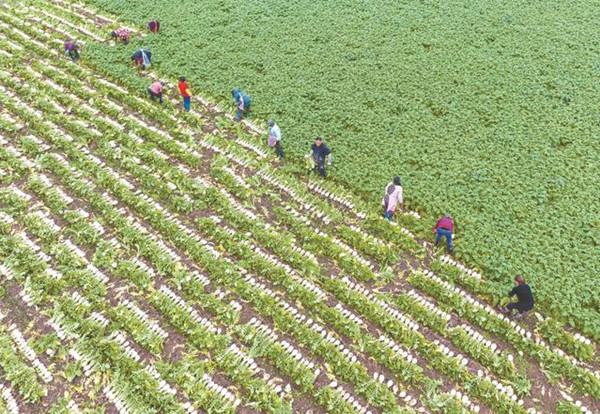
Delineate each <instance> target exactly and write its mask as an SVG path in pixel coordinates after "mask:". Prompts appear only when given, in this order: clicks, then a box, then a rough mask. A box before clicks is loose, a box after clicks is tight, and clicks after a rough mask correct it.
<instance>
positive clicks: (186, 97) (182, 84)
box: [177, 76, 192, 112]
mask: <svg viewBox="0 0 600 414" xmlns="http://www.w3.org/2000/svg"><path fill="white" fill-rule="evenodd" d="M177 86H178V87H179V93H180V94H181V97H182V98H183V107H184V108H185V110H186V111H187V112H190V101H191V99H192V93H191V92H190V85H189V84H188V83H187V82H186V80H185V78H184V77H183V76H181V77H180V78H179V84H178V85H177Z"/></svg>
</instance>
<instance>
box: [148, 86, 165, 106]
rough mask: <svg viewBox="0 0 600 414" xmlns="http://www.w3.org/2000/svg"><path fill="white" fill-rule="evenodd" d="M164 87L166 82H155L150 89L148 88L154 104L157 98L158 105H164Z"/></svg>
mask: <svg viewBox="0 0 600 414" xmlns="http://www.w3.org/2000/svg"><path fill="white" fill-rule="evenodd" d="M163 86H165V82H164V81H160V82H154V83H153V84H152V85H150V87H149V88H148V93H149V94H150V99H152V102H154V101H155V100H156V98H158V103H159V104H161V105H162V102H163V101H162V90H163Z"/></svg>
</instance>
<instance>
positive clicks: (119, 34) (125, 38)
mask: <svg viewBox="0 0 600 414" xmlns="http://www.w3.org/2000/svg"><path fill="white" fill-rule="evenodd" d="M110 37H111V38H113V39H115V40H116V41H120V42H122V43H128V42H129V40H130V39H131V32H130V31H129V29H128V28H126V27H121V28H119V29H117V30H113V31H112V32H110Z"/></svg>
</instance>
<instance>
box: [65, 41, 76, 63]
mask: <svg viewBox="0 0 600 414" xmlns="http://www.w3.org/2000/svg"><path fill="white" fill-rule="evenodd" d="M65 56H69V57H70V58H71V60H72V61H73V62H76V61H77V59H79V46H78V45H77V44H76V43H75V42H65Z"/></svg>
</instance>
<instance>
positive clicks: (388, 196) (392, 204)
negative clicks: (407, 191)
mask: <svg viewBox="0 0 600 414" xmlns="http://www.w3.org/2000/svg"><path fill="white" fill-rule="evenodd" d="M381 204H382V205H383V216H384V217H385V218H386V219H387V220H388V221H391V220H392V214H394V211H396V207H397V206H398V205H400V206H402V182H401V180H400V177H394V181H392V182H391V183H389V184H388V185H387V187H385V195H384V196H383V200H382V201H381Z"/></svg>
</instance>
